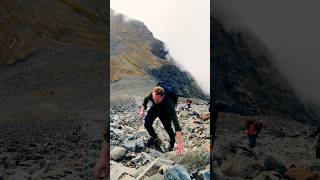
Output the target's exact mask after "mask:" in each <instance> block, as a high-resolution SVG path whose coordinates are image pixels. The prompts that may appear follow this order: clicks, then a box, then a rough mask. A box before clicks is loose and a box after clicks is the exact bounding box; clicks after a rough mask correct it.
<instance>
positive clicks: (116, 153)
mask: <svg viewBox="0 0 320 180" xmlns="http://www.w3.org/2000/svg"><path fill="white" fill-rule="evenodd" d="M125 154H126V149H125V148H123V147H119V146H116V147H114V148H113V149H112V150H111V152H110V156H111V159H112V160H115V161H117V160H119V159H121V158H122V157H123V156H124V155H125Z"/></svg>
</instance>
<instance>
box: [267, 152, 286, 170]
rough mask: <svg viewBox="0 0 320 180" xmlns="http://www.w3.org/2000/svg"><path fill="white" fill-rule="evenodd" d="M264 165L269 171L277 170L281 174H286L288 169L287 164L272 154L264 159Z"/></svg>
mask: <svg viewBox="0 0 320 180" xmlns="http://www.w3.org/2000/svg"><path fill="white" fill-rule="evenodd" d="M264 167H265V169H266V170H267V171H276V172H278V173H280V174H284V173H285V172H286V171H287V168H286V166H285V165H284V164H283V163H282V162H280V161H279V160H277V159H275V158H274V157H272V156H268V157H267V158H266V159H265V160H264Z"/></svg>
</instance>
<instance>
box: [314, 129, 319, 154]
mask: <svg viewBox="0 0 320 180" xmlns="http://www.w3.org/2000/svg"><path fill="white" fill-rule="evenodd" d="M314 147H315V150H316V159H320V134H317V135H316V138H315V140H314Z"/></svg>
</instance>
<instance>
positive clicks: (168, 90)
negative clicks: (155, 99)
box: [157, 81, 178, 106]
mask: <svg viewBox="0 0 320 180" xmlns="http://www.w3.org/2000/svg"><path fill="white" fill-rule="evenodd" d="M157 86H160V87H162V88H163V89H164V91H165V95H167V96H168V97H170V98H171V99H172V101H173V104H174V105H175V106H176V105H177V104H178V91H177V89H176V88H175V87H173V86H171V85H169V84H167V83H166V82H163V81H160V82H158V83H157Z"/></svg>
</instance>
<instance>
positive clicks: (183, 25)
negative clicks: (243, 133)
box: [110, 0, 210, 94]
mask: <svg viewBox="0 0 320 180" xmlns="http://www.w3.org/2000/svg"><path fill="white" fill-rule="evenodd" d="M110 7H111V8H112V9H113V10H115V11H116V12H118V13H122V14H124V15H127V16H129V17H131V18H134V19H137V20H139V21H142V22H143V23H144V24H145V25H146V26H147V27H148V29H149V30H150V31H152V33H153V35H154V36H155V38H157V39H159V40H161V41H163V42H164V43H165V45H166V47H167V49H168V50H169V52H170V55H171V56H172V57H173V59H174V60H175V61H176V62H177V64H179V65H180V66H181V67H182V68H184V69H185V70H187V71H188V72H190V73H191V75H192V76H193V77H194V78H195V80H196V81H197V82H198V84H199V86H200V87H201V88H202V89H203V91H204V92H205V93H207V94H209V92H210V1H209V0H201V1H195V0H134V1H133V0H111V1H110Z"/></svg>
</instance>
